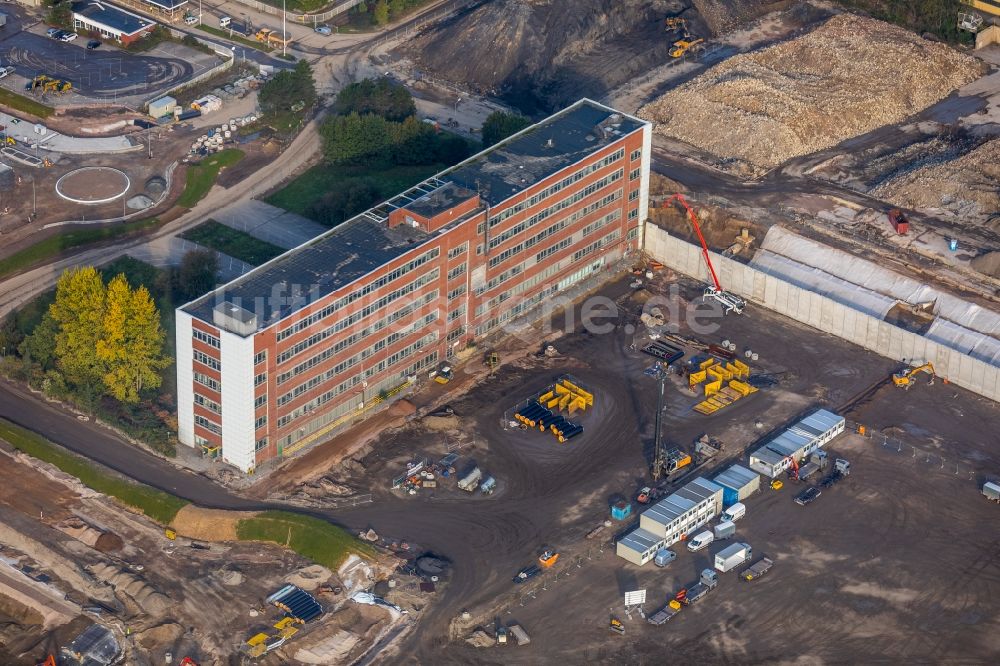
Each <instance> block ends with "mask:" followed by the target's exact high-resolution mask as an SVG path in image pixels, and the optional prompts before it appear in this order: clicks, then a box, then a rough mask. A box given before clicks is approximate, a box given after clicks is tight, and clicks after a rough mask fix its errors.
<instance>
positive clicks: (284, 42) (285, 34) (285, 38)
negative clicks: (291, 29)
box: [281, 0, 288, 57]
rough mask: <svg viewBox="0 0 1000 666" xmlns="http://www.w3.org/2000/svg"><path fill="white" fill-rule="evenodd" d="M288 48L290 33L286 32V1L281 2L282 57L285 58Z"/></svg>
mask: <svg viewBox="0 0 1000 666" xmlns="http://www.w3.org/2000/svg"><path fill="white" fill-rule="evenodd" d="M286 46H288V32H287V31H286V30H285V0H281V55H282V57H284V56H285V55H287V54H286V53H285V47H286Z"/></svg>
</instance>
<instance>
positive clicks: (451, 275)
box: [448, 264, 466, 280]
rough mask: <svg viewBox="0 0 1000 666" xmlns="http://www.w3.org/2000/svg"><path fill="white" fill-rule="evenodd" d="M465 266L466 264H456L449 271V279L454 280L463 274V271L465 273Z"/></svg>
mask: <svg viewBox="0 0 1000 666" xmlns="http://www.w3.org/2000/svg"><path fill="white" fill-rule="evenodd" d="M465 268H466V266H465V264H459V265H458V266H455V267H454V268H453V269H451V270H450V271H448V279H449V280H454V279H455V278H457V277H458V276H459V275H462V274H463V273H465Z"/></svg>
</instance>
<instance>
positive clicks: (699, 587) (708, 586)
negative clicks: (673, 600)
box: [680, 569, 719, 606]
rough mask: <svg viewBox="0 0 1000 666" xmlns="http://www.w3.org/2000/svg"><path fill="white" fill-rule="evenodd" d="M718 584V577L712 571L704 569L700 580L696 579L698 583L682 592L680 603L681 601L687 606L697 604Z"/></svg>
mask: <svg viewBox="0 0 1000 666" xmlns="http://www.w3.org/2000/svg"><path fill="white" fill-rule="evenodd" d="M718 584H719V575H718V574H717V573H715V571H713V570H712V569H705V570H704V571H702V572H701V578H700V579H698V582H697V583H695V584H694V585H692V586H691V587H689V588H688V589H687V590H686V591H685V592H684V595H683V598H682V599H680V601H683V602H684V603H685V604H687V605H688V606H690V605H691V604H693V603H697V602H698V601H700V600H701V598H702V597H704V596H705V595H706V594H708V593H709V592H711V591H712V590H714V589H715V587H716V586H717V585H718Z"/></svg>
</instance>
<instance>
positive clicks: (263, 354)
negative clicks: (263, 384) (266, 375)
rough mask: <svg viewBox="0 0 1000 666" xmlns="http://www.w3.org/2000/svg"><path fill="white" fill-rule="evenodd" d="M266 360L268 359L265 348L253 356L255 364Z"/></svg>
mask: <svg viewBox="0 0 1000 666" xmlns="http://www.w3.org/2000/svg"><path fill="white" fill-rule="evenodd" d="M266 360H267V350H264V351H262V352H257V354H256V355H255V356H254V357H253V364H254V365H260V364H261V363H263V362H264V361H266Z"/></svg>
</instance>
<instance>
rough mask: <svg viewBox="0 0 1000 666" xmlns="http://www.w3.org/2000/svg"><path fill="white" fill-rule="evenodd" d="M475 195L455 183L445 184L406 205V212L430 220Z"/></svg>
mask: <svg viewBox="0 0 1000 666" xmlns="http://www.w3.org/2000/svg"><path fill="white" fill-rule="evenodd" d="M474 196H476V193H475V192H474V191H472V190H469V189H466V188H464V187H462V186H461V185H456V184H455V183H445V184H444V185H442V186H441V187H439V188H438V189H436V190H434V191H433V192H431V193H429V194H425V195H424V196H422V197H420V198H419V199H417V200H416V201H414V202H413V203H410V204H407V205H406V210H408V211H412V212H414V213H416V214H417V215H420V216H422V217H426V218H432V217H434V216H435V215H440V214H441V213H443V212H445V211H447V210H449V209H451V208H454V207H455V206H457V205H458V204H460V203H462V202H463V201H468V200H469V199H471V198H472V197H474Z"/></svg>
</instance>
